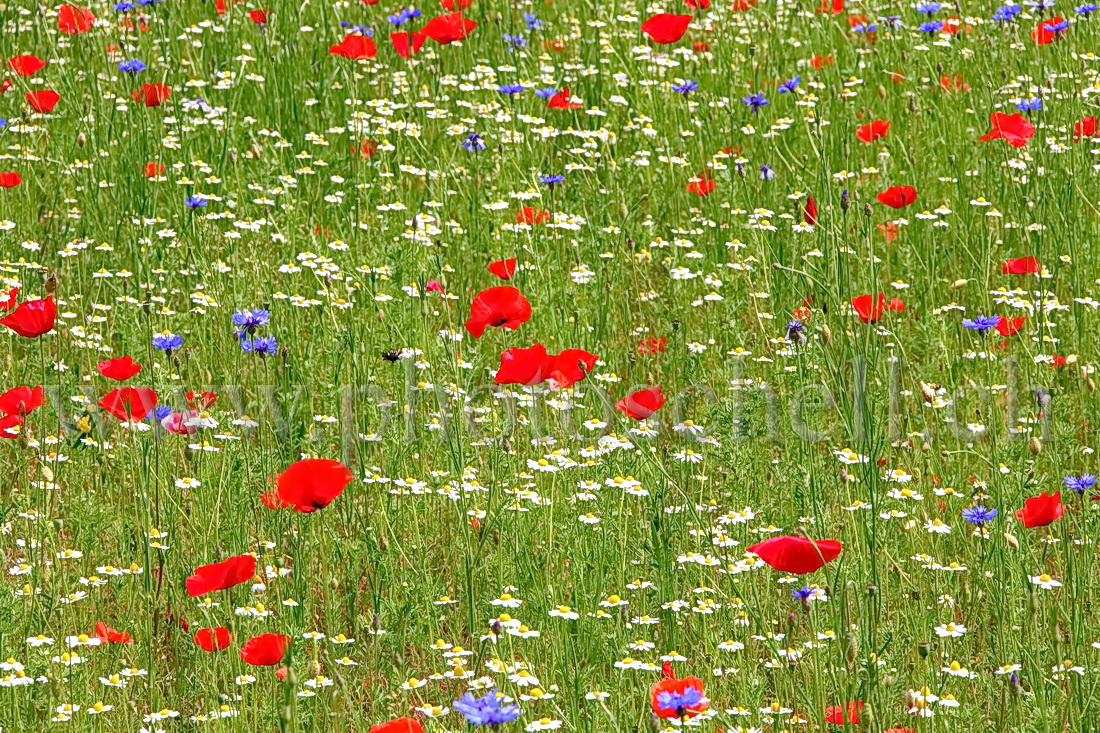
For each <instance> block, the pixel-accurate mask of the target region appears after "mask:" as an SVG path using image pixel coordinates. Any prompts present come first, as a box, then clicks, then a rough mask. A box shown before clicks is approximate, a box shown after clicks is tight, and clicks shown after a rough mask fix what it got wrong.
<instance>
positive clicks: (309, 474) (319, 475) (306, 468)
mask: <svg viewBox="0 0 1100 733" xmlns="http://www.w3.org/2000/svg"><path fill="white" fill-rule="evenodd" d="M351 479H352V475H351V471H349V470H348V467H347V466H345V465H344V464H343V463H340V462H339V461H334V460H332V459H329V458H307V459H305V460H303V461H298V462H297V463H292V464H290V466H289V467H287V469H286V471H284V472H283V473H281V474H280V475H279V477H278V478H277V479H276V482H275V487H276V491H275V498H277V499H278V500H279V502H280V503H282V504H285V505H287V506H292V507H294V511H297V512H303V513H305V514H309V513H310V512H315V511H317V510H318V509H324V508H325V507H326V506H328V505H329V504H331V503H332V502H333V500H334V499H335V498H336V497H338V496H340V494H342V493H343V492H344V489H345V488H347V485H348V484H349V483H351Z"/></svg>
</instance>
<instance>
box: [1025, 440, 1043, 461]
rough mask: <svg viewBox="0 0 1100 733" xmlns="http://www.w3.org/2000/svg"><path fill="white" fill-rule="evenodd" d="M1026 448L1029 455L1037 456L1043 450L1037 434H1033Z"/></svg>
mask: <svg viewBox="0 0 1100 733" xmlns="http://www.w3.org/2000/svg"><path fill="white" fill-rule="evenodd" d="M1027 449H1028V452H1030V453H1031V455H1033V456H1037V455H1039V454H1040V453H1042V452H1043V441H1041V440H1040V439H1039V438H1038V436H1035V437H1033V438H1032V439H1031V441H1030V442H1029V443H1028V444H1027Z"/></svg>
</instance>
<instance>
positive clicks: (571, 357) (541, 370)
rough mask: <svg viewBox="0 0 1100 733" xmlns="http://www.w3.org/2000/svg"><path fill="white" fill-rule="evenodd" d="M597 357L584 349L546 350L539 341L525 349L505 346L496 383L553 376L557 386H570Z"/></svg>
mask: <svg viewBox="0 0 1100 733" xmlns="http://www.w3.org/2000/svg"><path fill="white" fill-rule="evenodd" d="M597 359H599V357H598V356H596V355H595V354H590V353H589V352H587V351H584V350H583V349H566V350H565V351H563V352H561V353H560V354H550V353H547V351H546V347H545V346H543V345H542V344H535V345H534V346H532V347H530V348H527V349H520V348H513V349H508V350H507V351H505V352H504V353H503V354H501V355H500V368H499V369H498V370H497V373H496V377H495V380H496V383H497V384H523V385H528V386H529V385H533V384H540V383H542V382H545V381H546V380H547V379H552V380H554V382H555V384H557V386H559V387H571V386H572V385H574V384H575V383H577V382H579V381H581V380H582V379H584V378H585V377H586V376H588V373H589V372H591V371H592V367H594V366H596V360H597Z"/></svg>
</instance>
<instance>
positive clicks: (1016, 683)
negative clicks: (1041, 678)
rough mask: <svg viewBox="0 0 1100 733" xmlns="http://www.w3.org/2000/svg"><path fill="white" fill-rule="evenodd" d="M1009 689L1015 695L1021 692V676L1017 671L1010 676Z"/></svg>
mask: <svg viewBox="0 0 1100 733" xmlns="http://www.w3.org/2000/svg"><path fill="white" fill-rule="evenodd" d="M1008 691H1009V692H1011V693H1012V694H1013V695H1014V696H1015V695H1019V694H1020V678H1019V677H1017V676H1016V674H1015V673H1013V674H1012V676H1011V677H1009V678H1008Z"/></svg>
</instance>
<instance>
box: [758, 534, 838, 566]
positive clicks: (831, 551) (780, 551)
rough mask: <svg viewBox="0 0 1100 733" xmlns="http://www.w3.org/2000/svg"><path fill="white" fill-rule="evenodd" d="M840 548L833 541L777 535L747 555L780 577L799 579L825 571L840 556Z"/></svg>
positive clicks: (761, 543) (759, 543)
mask: <svg viewBox="0 0 1100 733" xmlns="http://www.w3.org/2000/svg"><path fill="white" fill-rule="evenodd" d="M841 549H842V545H841V544H840V542H839V541H837V540H817V541H814V540H811V539H807V538H805V537H795V536H791V535H781V536H779V537H771V538H769V539H766V540H764V541H763V542H757V543H756V544H755V545H753V546H752V547H750V548H749V552H751V553H753V554H755V555H757V556H759V557H760V559H761V560H763V561H764V562H766V563H767V564H768V565H770V566H771V567H773V568H775V569H776V570H778V571H779V572H781V573H792V574H794V575H803V574H805V573H812V572H814V571H815V570H820V569H821V568H823V567H825V564H826V563H829V562H832V561H833V560H835V559H836V558H837V557H838V556H839V555H840V550H841Z"/></svg>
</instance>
